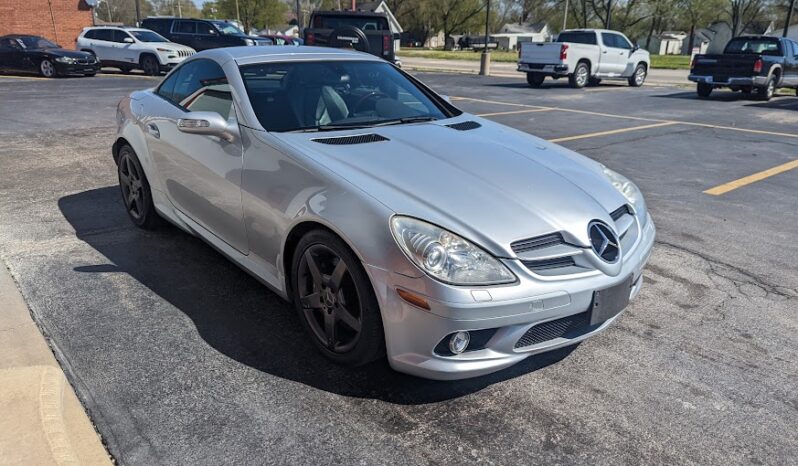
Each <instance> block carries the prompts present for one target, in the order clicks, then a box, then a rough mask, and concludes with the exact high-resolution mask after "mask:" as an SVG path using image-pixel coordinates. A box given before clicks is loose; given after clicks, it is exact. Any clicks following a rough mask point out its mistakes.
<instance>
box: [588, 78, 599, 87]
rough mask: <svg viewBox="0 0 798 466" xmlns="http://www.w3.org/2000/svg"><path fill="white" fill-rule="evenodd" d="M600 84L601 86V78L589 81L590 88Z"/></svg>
mask: <svg viewBox="0 0 798 466" xmlns="http://www.w3.org/2000/svg"><path fill="white" fill-rule="evenodd" d="M599 84H601V78H594V77H592V76H591V77H590V79H588V80H587V85H588V86H598V85H599Z"/></svg>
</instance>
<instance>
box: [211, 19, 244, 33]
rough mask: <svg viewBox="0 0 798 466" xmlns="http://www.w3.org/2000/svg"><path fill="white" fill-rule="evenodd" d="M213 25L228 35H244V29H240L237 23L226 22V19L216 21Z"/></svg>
mask: <svg viewBox="0 0 798 466" xmlns="http://www.w3.org/2000/svg"><path fill="white" fill-rule="evenodd" d="M213 25H214V26H216V29H218V30H219V32H221V33H222V34H224V35H226V36H243V35H246V34H244V31H242V30H241V29H238V28H237V27H236V25H235V24H233V23H225V22H224V21H214V22H213Z"/></svg>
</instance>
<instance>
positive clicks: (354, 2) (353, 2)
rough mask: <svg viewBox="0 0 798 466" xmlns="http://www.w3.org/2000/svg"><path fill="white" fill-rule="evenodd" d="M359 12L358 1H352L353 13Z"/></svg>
mask: <svg viewBox="0 0 798 466" xmlns="http://www.w3.org/2000/svg"><path fill="white" fill-rule="evenodd" d="M355 10H357V0H352V11H355Z"/></svg>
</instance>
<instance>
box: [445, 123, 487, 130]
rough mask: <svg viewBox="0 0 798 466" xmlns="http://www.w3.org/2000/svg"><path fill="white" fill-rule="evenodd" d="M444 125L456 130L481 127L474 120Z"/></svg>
mask: <svg viewBox="0 0 798 466" xmlns="http://www.w3.org/2000/svg"><path fill="white" fill-rule="evenodd" d="M446 126H448V127H449V128H452V129H456V130H458V131H468V130H470V129H477V128H481V127H482V125H480V124H479V123H477V122H476V121H461V122H460V123H452V124H451V125H446Z"/></svg>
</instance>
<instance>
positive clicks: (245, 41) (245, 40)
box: [244, 39, 255, 46]
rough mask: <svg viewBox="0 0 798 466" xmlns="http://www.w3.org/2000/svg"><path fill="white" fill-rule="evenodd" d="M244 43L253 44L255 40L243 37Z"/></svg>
mask: <svg viewBox="0 0 798 466" xmlns="http://www.w3.org/2000/svg"><path fill="white" fill-rule="evenodd" d="M244 43H245V44H247V45H250V46H251V45H255V41H254V40H252V39H244Z"/></svg>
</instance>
